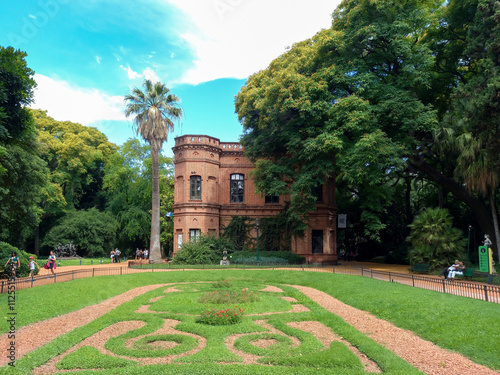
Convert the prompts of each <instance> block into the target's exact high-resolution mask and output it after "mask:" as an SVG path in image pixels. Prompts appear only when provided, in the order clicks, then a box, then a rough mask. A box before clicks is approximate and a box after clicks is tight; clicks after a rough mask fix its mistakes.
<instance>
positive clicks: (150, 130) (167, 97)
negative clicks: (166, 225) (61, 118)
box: [125, 79, 182, 263]
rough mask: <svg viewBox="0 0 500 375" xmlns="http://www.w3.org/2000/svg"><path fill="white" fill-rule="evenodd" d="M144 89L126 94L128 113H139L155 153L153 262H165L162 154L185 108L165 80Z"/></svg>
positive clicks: (141, 126)
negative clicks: (161, 188)
mask: <svg viewBox="0 0 500 375" xmlns="http://www.w3.org/2000/svg"><path fill="white" fill-rule="evenodd" d="M143 86H144V91H141V90H140V89H138V88H137V87H134V88H133V89H132V93H131V94H130V95H127V96H125V102H126V103H127V108H126V110H125V115H126V116H127V117H129V116H131V115H132V116H135V117H134V122H135V124H136V126H137V134H140V135H141V137H142V138H144V140H145V141H146V142H148V143H149V144H150V145H151V149H152V156H153V194H152V201H153V205H152V210H151V240H150V245H149V246H150V250H149V262H150V263H161V250H160V178H159V174H160V171H159V161H158V156H159V152H160V150H161V147H162V145H163V142H165V141H167V138H168V133H169V132H170V131H173V130H174V123H173V121H172V120H178V121H180V119H181V116H182V109H181V108H180V99H179V98H178V97H177V96H176V95H174V94H172V93H171V92H170V89H169V88H168V87H167V86H166V85H164V84H163V83H161V82H156V83H154V84H153V83H152V82H151V81H150V80H148V79H146V80H144V84H143Z"/></svg>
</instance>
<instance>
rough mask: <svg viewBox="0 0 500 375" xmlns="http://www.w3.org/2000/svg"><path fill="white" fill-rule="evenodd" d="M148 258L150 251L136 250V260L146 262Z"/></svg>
mask: <svg viewBox="0 0 500 375" xmlns="http://www.w3.org/2000/svg"><path fill="white" fill-rule="evenodd" d="M148 256H149V251H148V249H144V250H141V249H139V248H137V249H136V250H135V260H143V259H144V260H146V259H148Z"/></svg>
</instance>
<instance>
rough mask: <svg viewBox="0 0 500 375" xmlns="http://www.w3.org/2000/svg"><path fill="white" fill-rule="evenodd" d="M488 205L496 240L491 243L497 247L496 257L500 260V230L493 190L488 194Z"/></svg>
mask: <svg viewBox="0 0 500 375" xmlns="http://www.w3.org/2000/svg"><path fill="white" fill-rule="evenodd" d="M490 206H491V217H492V218H493V226H494V227H495V239H496V241H495V242H493V243H494V244H495V246H496V247H497V254H498V259H499V260H500V243H499V242H500V230H499V228H498V212H497V206H496V203H495V192H494V191H492V192H491V194H490ZM493 250H494V249H493Z"/></svg>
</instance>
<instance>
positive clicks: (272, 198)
mask: <svg viewBox="0 0 500 375" xmlns="http://www.w3.org/2000/svg"><path fill="white" fill-rule="evenodd" d="M279 202H280V196H279V195H266V197H265V199H264V203H265V204H273V203H279Z"/></svg>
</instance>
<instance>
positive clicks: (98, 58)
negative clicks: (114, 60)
mask: <svg viewBox="0 0 500 375" xmlns="http://www.w3.org/2000/svg"><path fill="white" fill-rule="evenodd" d="M95 61H96V62H97V63H98V64H100V63H101V58H100V57H99V56H96V57H95Z"/></svg>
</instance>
